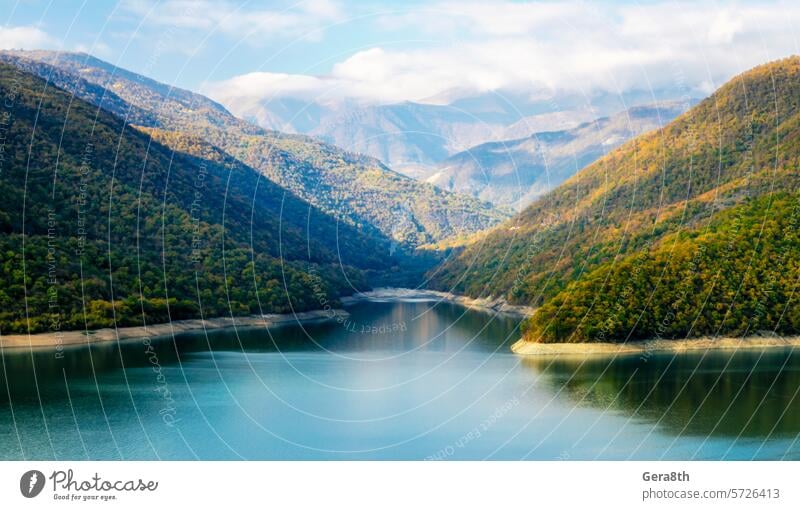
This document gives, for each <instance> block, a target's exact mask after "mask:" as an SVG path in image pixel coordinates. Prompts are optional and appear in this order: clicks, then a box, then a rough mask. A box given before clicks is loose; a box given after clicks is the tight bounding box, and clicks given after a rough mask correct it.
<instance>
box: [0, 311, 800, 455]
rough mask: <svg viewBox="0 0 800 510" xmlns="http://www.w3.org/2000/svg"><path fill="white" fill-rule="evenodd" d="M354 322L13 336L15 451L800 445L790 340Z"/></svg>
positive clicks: (387, 315) (408, 451)
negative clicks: (23, 339)
mask: <svg viewBox="0 0 800 510" xmlns="http://www.w3.org/2000/svg"><path fill="white" fill-rule="evenodd" d="M349 311H350V312H351V316H350V318H349V319H348V320H347V321H346V322H343V323H336V322H330V323H325V324H311V325H302V326H298V325H292V326H281V327H276V328H272V329H269V330H265V329H255V330H253V329H251V330H245V331H239V332H234V331H220V332H213V333H209V334H208V335H203V334H191V335H180V336H178V337H176V338H175V339H172V338H168V339H164V340H162V341H158V342H156V341H153V342H149V341H148V342H141V341H132V342H129V343H125V344H123V345H122V346H116V345H95V346H92V347H91V348H78V349H71V350H68V351H65V354H64V357H63V358H56V356H55V355H54V353H52V352H41V351H40V352H35V353H33V354H32V353H30V352H22V353H20V352H14V353H10V352H8V351H7V352H5V353H3V356H2V366H0V458H2V459H23V458H24V459H42V460H46V459H59V460H72V459H165V460H166V459H197V458H199V459H547V460H550V459H722V458H724V459H800V444H799V443H800V441H799V440H798V434H800V402H799V401H800V399H798V398H797V396H798V395H797V394H798V392H800V355H798V353H796V352H795V351H794V350H792V349H786V350H781V349H778V350H775V349H773V350H768V351H761V350H758V351H752V350H748V351H739V352H708V353H693V354H681V355H677V356H676V355H672V354H661V355H653V356H650V357H648V358H646V359H642V358H640V357H639V356H627V357H622V358H612V359H609V358H590V359H584V360H581V359H563V358H523V357H519V356H516V355H514V354H512V353H511V352H510V351H509V345H510V344H511V343H512V342H513V341H515V340H516V339H517V338H518V337H519V332H518V329H517V328H518V320H517V319H514V318H510V317H502V316H495V315H493V314H488V313H482V312H478V311H471V310H465V309H464V308H462V307H459V306H456V305H450V304H444V303H436V302H427V301H407V302H363V303H359V304H357V305H355V306H353V307H351V308H349Z"/></svg>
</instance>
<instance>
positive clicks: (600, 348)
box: [511, 336, 800, 356]
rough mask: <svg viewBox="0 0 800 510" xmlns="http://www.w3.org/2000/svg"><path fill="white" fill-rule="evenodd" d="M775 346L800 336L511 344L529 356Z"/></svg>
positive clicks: (792, 343) (797, 343) (796, 342)
mask: <svg viewBox="0 0 800 510" xmlns="http://www.w3.org/2000/svg"><path fill="white" fill-rule="evenodd" d="M774 347H783V348H786V347H800V337H797V336H792V337H759V336H750V337H744V338H722V337H720V338H709V337H703V338H689V339H684V340H646V341H643V342H628V343H624V344H613V343H600V342H583V343H552V344H543V343H538V342H530V341H528V340H523V339H520V340H518V341H517V342H515V343H514V344H513V345H512V346H511V351H512V352H514V353H516V354H522V355H525V356H569V355H577V356H588V355H592V356H593V355H600V356H616V355H629V354H642V355H644V354H650V353H657V352H672V353H681V352H689V351H707V350H743V349H766V348H774Z"/></svg>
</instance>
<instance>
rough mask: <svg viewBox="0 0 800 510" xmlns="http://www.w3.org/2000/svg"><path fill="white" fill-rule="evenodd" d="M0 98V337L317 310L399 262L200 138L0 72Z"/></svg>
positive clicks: (386, 245) (13, 70)
mask: <svg viewBox="0 0 800 510" xmlns="http://www.w3.org/2000/svg"><path fill="white" fill-rule="evenodd" d="M0 97H3V106H2V108H3V109H2V112H0V118H2V141H3V143H2V151H0V171H1V172H2V173H1V174H0V175H1V176H2V178H0V193H2V196H3V197H5V200H3V202H2V204H0V251H2V253H3V260H2V264H3V271H2V275H1V276H0V278H2V280H1V281H2V284H1V285H0V330H1V331H2V332H3V333H7V332H37V331H53V332H58V331H64V330H74V329H78V330H83V329H95V328H100V327H113V326H131V325H146V324H153V323H156V322H169V321H170V320H173V319H186V318H195V317H201V316H202V317H214V316H230V315H242V314H250V313H274V312H288V311H291V310H295V311H301V310H308V309H318V308H321V306H322V304H323V303H326V302H331V303H335V302H336V300H337V298H338V297H339V296H341V295H344V294H350V293H352V292H353V291H354V288H358V287H366V283H365V276H364V271H367V270H385V269H389V268H391V266H392V265H393V264H394V263H396V262H395V261H393V257H391V256H390V255H389V249H390V244H391V243H390V240H389V239H388V238H384V237H380V236H378V235H370V233H369V232H367V233H365V232H363V231H361V230H358V229H356V228H354V227H351V226H349V225H346V224H342V223H341V222H338V221H337V220H336V219H335V218H333V217H330V216H329V215H327V214H325V213H324V212H322V211H320V210H319V209H317V208H315V207H314V206H311V205H309V204H308V203H306V202H305V201H303V200H301V199H300V198H298V197H296V196H295V195H293V194H292V193H291V192H289V191H287V190H285V189H283V188H281V187H279V186H278V185H276V184H274V183H272V182H270V181H268V180H266V179H264V178H263V176H262V175H261V174H259V173H258V172H255V171H254V170H253V169H252V168H250V167H248V166H246V165H243V164H242V163H240V162H238V161H237V160H235V159H233V158H231V157H230V156H228V155H227V154H225V153H223V152H221V151H219V150H218V149H217V148H215V147H212V146H210V145H208V144H205V145H204V144H203V142H192V141H191V140H185V141H184V142H181V144H184V145H186V146H187V147H194V149H193V150H192V151H191V152H194V154H189V153H186V152H178V151H176V150H174V149H172V148H170V147H167V146H165V145H162V144H161V143H159V142H158V141H157V140H158V139H159V137H158V136H153V137H151V136H149V135H148V134H147V133H144V132H141V131H138V130H135V129H132V128H131V127H130V126H129V125H128V124H126V123H125V122H124V121H123V120H122V119H120V118H119V117H117V116H115V115H112V114H110V113H109V112H106V111H105V110H102V109H98V108H97V107H96V106H94V105H91V104H89V103H87V102H84V101H83V100H81V99H77V98H75V97H74V96H72V95H71V94H69V93H67V92H65V91H63V90H61V89H59V88H57V87H55V86H54V85H53V84H52V83H49V82H46V81H45V80H42V79H41V78H39V77H37V76H34V75H32V74H29V73H27V72H25V71H23V70H22V69H20V68H18V67H13V66H10V65H7V64H2V63H0Z"/></svg>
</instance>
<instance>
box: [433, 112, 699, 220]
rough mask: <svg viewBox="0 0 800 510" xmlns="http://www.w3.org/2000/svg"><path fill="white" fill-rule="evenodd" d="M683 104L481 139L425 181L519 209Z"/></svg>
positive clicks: (663, 121) (662, 121) (665, 119)
mask: <svg viewBox="0 0 800 510" xmlns="http://www.w3.org/2000/svg"><path fill="white" fill-rule="evenodd" d="M688 106H689V105H688V104H686V103H683V102H662V103H659V104H656V105H650V106H637V107H633V108H630V109H628V110H626V111H624V112H622V113H618V114H615V115H612V116H611V117H603V118H600V119H596V120H593V121H590V122H586V123H583V124H581V125H579V126H577V127H574V128H571V129H567V130H563V131H545V132H537V133H534V134H532V135H531V136H528V137H525V138H520V139H516V140H504V141H500V142H488V143H484V144H481V145H477V146H475V147H471V148H469V149H467V150H466V151H463V152H459V153H457V154H454V155H452V156H450V157H449V158H447V159H446V160H444V161H443V162H441V163H439V164H438V165H437V166H436V168H435V171H434V173H432V174H431V175H429V176H428V177H427V178H426V179H425V180H426V182H429V183H432V184H435V185H436V186H438V187H440V188H442V189H446V190H450V191H457V192H460V193H466V194H469V195H472V196H474V197H477V198H480V199H481V200H487V201H489V202H492V203H494V204H497V205H506V206H510V207H514V208H521V207H524V206H527V205H528V204H530V203H531V202H533V201H534V200H535V199H536V198H538V197H540V196H541V195H543V194H544V193H546V192H547V191H549V190H551V189H552V188H554V187H556V186H557V185H559V184H561V183H562V182H563V181H564V180H566V179H567V178H569V177H570V176H571V175H573V174H574V173H575V172H577V171H578V170H580V169H581V168H583V167H584V166H586V165H588V164H589V163H592V162H593V161H595V160H597V159H598V158H600V157H601V156H603V155H605V154H606V153H608V152H609V151H610V150H612V149H615V148H616V147H618V146H619V145H621V144H622V143H624V142H626V141H628V140H630V139H631V138H634V137H636V136H638V135H640V134H642V133H646V132H648V131H651V130H654V129H657V128H660V127H661V126H663V125H664V124H666V123H667V122H669V121H671V120H672V119H674V118H675V117H677V116H678V115H680V114H681V113H683V112H684V111H685V110H686V109H687V108H688Z"/></svg>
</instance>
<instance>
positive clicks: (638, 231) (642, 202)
mask: <svg viewBox="0 0 800 510" xmlns="http://www.w3.org/2000/svg"><path fill="white" fill-rule="evenodd" d="M799 103H800V58H798V57H792V58H788V59H784V60H781V61H777V62H774V63H771V64H767V65H763V66H759V67H757V68H755V69H753V70H751V71H749V72H747V73H744V74H742V75H740V76H738V77H736V78H734V79H733V80H731V81H730V82H728V83H727V84H725V85H724V86H722V87H721V88H720V89H719V90H718V91H717V92H716V93H715V94H713V95H712V96H711V97H709V98H708V99H706V100H704V101H702V102H701V103H700V104H698V105H697V106H696V107H694V108H693V109H692V110H690V111H689V112H688V113H686V114H684V115H682V116H681V117H679V118H678V119H676V120H675V121H674V122H672V123H671V124H669V125H668V126H666V127H665V128H663V129H661V130H659V131H656V132H653V133H650V134H647V135H644V136H641V137H639V138H637V139H634V140H633V141H631V142H629V143H627V144H625V145H623V146H622V147H620V148H619V149H618V150H616V151H614V152H612V153H611V154H609V155H608V156H606V157H604V158H602V159H601V160H599V161H598V162H596V163H595V164H593V165H591V166H589V167H587V168H586V169H584V170H583V171H581V172H579V173H578V174H576V175H575V176H574V177H573V178H571V179H569V180H568V181H566V182H565V183H564V184H563V185H561V186H560V187H558V188H557V189H555V190H553V191H552V192H550V193H548V194H547V195H545V196H544V197H542V198H541V199H540V200H538V201H537V202H536V203H534V204H533V205H532V206H530V207H529V208H528V209H526V210H525V211H524V212H523V213H522V214H520V215H519V216H518V217H516V218H514V219H513V220H511V221H509V222H507V223H505V224H503V225H501V226H500V227H498V228H497V229H495V230H493V231H492V232H490V233H489V234H488V235H486V236H484V237H482V238H481V239H479V240H477V241H476V242H474V243H473V244H472V245H470V246H469V247H467V248H466V249H465V250H463V251H462V252H458V253H452V254H451V257H450V260H449V261H448V262H446V263H445V264H444V265H443V266H441V267H440V268H438V269H437V270H436V271H435V272H434V273H433V274H432V276H433V282H434V285H436V286H437V287H439V288H445V289H448V290H451V289H452V290H454V291H455V292H462V293H467V294H470V295H482V296H487V295H492V296H505V297H507V298H509V299H510V300H511V301H513V302H520V303H530V304H534V305H538V306H542V305H543V307H542V309H541V310H540V312H541V313H540V314H539V316H538V317H537V318H536V319H534V321H533V323H532V324H531V327H530V329H529V337H530V338H533V339H543V340H546V341H554V340H561V341H565V340H573V341H582V340H598V339H600V338H603V339H605V340H607V341H611V340H625V339H626V338H628V337H647V336H653V335H654V333H655V332H656V330H655V329H654V328H656V326H655V325H656V324H659V323H660V320H662V319H663V318H664V317H665V316H666V315H668V316H669V317H672V316H673V315H674V316H676V317H681V319H680V320H677V319H676V320H668V322H670V326H669V327H668V328H667V329H665V330H664V331H663V332H661V333H659V334H661V335H665V336H667V335H668V336H670V337H674V336H682V335H699V334H706V333H714V332H716V333H741V332H753V331H754V328H755V329H764V328H766V327H767V326H768V325H771V328H774V329H777V330H779V331H781V332H788V331H790V330H793V328H796V324H795V323H794V322H792V320H790V317H792V316H793V314H795V315H796V307H797V304H796V299H793V298H791V297H790V296H791V295H792V294H791V293H790V292H789V291H790V290H791V288H792V285H793V282H794V281H796V279H797V276H798V275H797V265H796V259H795V253H796V250H797V247H796V245H793V244H792V243H794V237H792V235H790V234H789V233H788V231H787V230H786V229H785V228H784V227H781V226H780V225H792V224H793V223H792V221H793V220H791V218H792V217H793V214H794V213H793V212H791V211H792V210H793V206H792V204H791V201H792V200H793V198H792V197H794V195H793V194H794V193H795V191H796V189H797V185H798V181H800V172H798V162H799V157H800V139H798V137H799V136H800V129H799V127H800V115H798V113H799V112H800V104H799ZM773 195H775V196H774V199H775V205H774V208H772V206H771V205H770V203H771V202H770V200H771V197H772V196H773ZM759 221H761V222H766V223H765V227H764V230H763V232H762V230H761V229H760V227H759V226H758V225H759ZM773 221H774V222H777V223H778V224H779V225H778V226H775V225H772V223H770V222H773ZM709 232H712V233H709ZM760 234H763V235H764V237H763V241H759V239H758V237H757V236H758V235H760ZM708 236H710V237H708ZM781 236H783V238H784V239H785V241H780V242H779V240H780V238H781ZM761 242H763V243H764V244H763V245H762V244H759V243H761ZM673 249H674V250H677V251H675V252H673V251H671V250H673ZM697 250H701V253H702V255H700V256H699V258H698V259H697V260H696V262H697V263H698V264H706V265H707V266H708V267H707V268H702V269H698V268H693V266H687V265H686V264H689V263H690V261H692V260H693V258H694V257H693V255H689V254H690V253H692V254H693V253H695V252H697ZM748 253H749V254H750V257H751V259H750V260H751V264H750V265H747V264H745V265H742V264H743V262H742V261H741V260H739V258H741V257H746V256H747V254H748ZM723 255H724V257H723ZM734 255H735V257H734ZM687 257H688V260H687ZM730 257H734V259H735V263H734V260H731V262H730V263H726V261H727V260H730ZM746 260H747V259H746ZM636 261H638V262H636ZM632 264H635V265H636V267H637V268H638V270H639V271H641V272H640V273H636V276H635V277H633V276H632V275H631V271H632V267H631V265H632ZM687 267H688V269H687ZM747 268H750V270H752V271H753V272H748V271H747V270H746V269H747ZM770 268H772V269H770ZM687 271H688V272H690V273H695V274H698V275H699V276H700V280H693V279H690V280H687V279H688V278H689V277H688V275H687ZM773 271H777V272H779V273H780V274H782V275H783V278H781V280H780V283H775V284H774V285H775V290H776V292H778V291H780V292H786V293H787V294H785V296H784V298H785V300H781V299H780V298H777V299H775V300H773V299H769V300H763V299H762V300H761V301H754V299H755V298H752V297H748V296H747V295H743V294H736V293H735V292H733V290H739V291H741V292H758V288H759V284H758V283H757V282H759V281H760V280H759V278H770V275H771V274H772V272H773ZM712 275H714V276H715V277H716V278H717V279H715V278H712ZM756 275H757V276H756ZM659 278H661V279H659ZM720 278H721V280H718V279H720ZM753 278H755V279H753ZM766 281H767V282H768V281H769V280H766ZM659 282H660V283H659ZM714 282H718V283H719V286H715V284H714ZM737 282H738V284H739V286H737V285H736V283H737ZM700 283H702V285H700ZM689 284H693V285H695V287H691V290H690V292H689V294H690V295H691V299H690V300H685V301H679V300H677V299H675V298H676V296H679V295H682V294H681V293H682V292H683V291H682V290H681V289H682V288H683V286H685V285H689ZM760 285H761V286H762V288H763V286H764V285H767V283H765V282H763V281H762V282H761V283H760ZM648 290H649V294H648ZM718 292H722V294H718ZM699 296H702V297H704V298H708V299H707V300H701V301H695V300H696V299H698V297H699ZM759 302H760V303H761V306H762V307H763V308H764V310H762V312H760V313H762V314H763V315H762V317H761V318H759V319H758V320H749V319H748V318H747V317H748V316H749V315H751V314H750V312H749V311H750V310H751V309H752V307H754V306H756V305H757V304H758V303H759ZM616 303H623V305H624V307H625V309H626V312H625V314H624V318H619V319H618V318H616V316H614V317H612V318H610V319H609V315H608V314H609V313H610V312H609V310H608V307H609V306H611V305H612V304H616ZM734 303H735V305H734ZM779 303H782V305H780V306H787V307H789V308H788V309H787V314H786V315H782V314H781V313H780V310H778V308H777V307H778V306H779ZM651 304H652V306H653V309H650V308H649V307H650V306H651ZM668 304H670V307H669V311H666V309H665V308H664V307H665V306H667V305H668ZM701 304H702V305H701ZM562 305H563V306H562ZM732 305H733V307H732V308H731V306H732ZM615 306H616V305H615ZM675 307H677V308H675ZM643 308H646V309H647V312H646V313H644V315H642V317H641V320H642V321H643V322H642V323H641V324H640V323H638V322H636V321H637V320H639V317H638V315H637V314H636V312H635V311H634V310H639V311H640V312H641V311H642V310H643ZM729 309H730V310H732V311H731V313H729V314H728V313H726V310H729ZM587 314H588V315H587ZM632 317H634V318H633V319H632ZM689 317H691V319H692V320H689ZM608 320H610V321H611V323H609V324H608V325H606V326H603V327H602V328H600V329H598V327H599V326H598V325H599V324H605V322H606V321H608ZM615 321H618V322H615ZM771 328H768V329H771ZM599 331H603V332H604V333H603V334H602V335H600V334H599Z"/></svg>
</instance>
